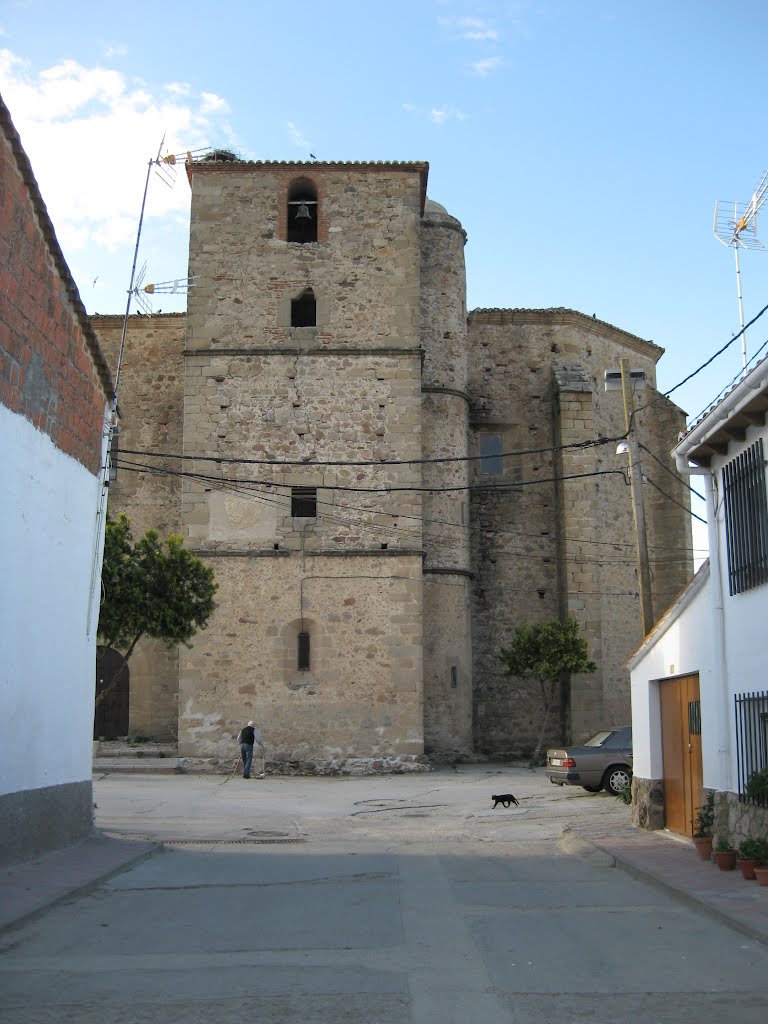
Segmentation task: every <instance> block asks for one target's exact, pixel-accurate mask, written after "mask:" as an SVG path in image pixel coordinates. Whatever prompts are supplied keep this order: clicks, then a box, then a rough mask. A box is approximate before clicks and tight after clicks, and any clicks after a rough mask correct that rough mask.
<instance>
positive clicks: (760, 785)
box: [744, 768, 768, 800]
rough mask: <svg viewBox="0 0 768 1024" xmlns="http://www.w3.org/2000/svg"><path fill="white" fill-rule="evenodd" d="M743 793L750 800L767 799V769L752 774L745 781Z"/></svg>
mask: <svg viewBox="0 0 768 1024" xmlns="http://www.w3.org/2000/svg"><path fill="white" fill-rule="evenodd" d="M744 792H745V793H746V795H747V796H748V797H749V799H750V800H761V799H763V798H764V797H768V768H763V769H762V771H759V772H753V773H752V774H751V775H750V776H749V779H747V788H746V789H745V791H744Z"/></svg>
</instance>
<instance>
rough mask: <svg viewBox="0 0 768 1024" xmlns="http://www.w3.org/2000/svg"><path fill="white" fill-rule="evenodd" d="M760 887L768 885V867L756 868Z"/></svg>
mask: <svg viewBox="0 0 768 1024" xmlns="http://www.w3.org/2000/svg"><path fill="white" fill-rule="evenodd" d="M755 878H756V879H757V882H758V885H768V867H762V868H755Z"/></svg>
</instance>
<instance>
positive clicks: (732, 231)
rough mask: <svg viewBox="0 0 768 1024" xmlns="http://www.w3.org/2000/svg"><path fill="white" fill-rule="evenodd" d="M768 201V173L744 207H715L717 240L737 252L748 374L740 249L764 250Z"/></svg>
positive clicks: (743, 353)
mask: <svg viewBox="0 0 768 1024" xmlns="http://www.w3.org/2000/svg"><path fill="white" fill-rule="evenodd" d="M766 198H768V171H766V172H765V174H764V175H763V176H762V178H761V179H760V184H759V185H758V186H757V188H756V189H755V191H754V192H753V193H752V198H751V199H750V200H749V202H748V203H747V204H746V206H745V205H744V204H743V203H726V202H717V203H715V225H714V230H715V237H716V238H717V240H718V241H719V242H722V243H723V245H725V246H728V247H729V248H732V249H733V253H734V256H735V257H736V294H737V296H738V299H739V324H740V326H741V332H740V333H741V365H742V369H743V370H744V373H746V372H747V339H746V332H745V330H744V304H743V302H742V298H741V265H740V262H739V249H764V248H765V246H764V245H763V243H762V242H761V241H760V239H759V238H758V237H757V213H758V210H759V209H760V208H761V206H762V205H763V203H764V202H765V200H766Z"/></svg>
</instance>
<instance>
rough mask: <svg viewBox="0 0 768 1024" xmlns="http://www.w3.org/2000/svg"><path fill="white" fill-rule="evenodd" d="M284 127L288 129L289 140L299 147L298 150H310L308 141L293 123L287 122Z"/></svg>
mask: <svg viewBox="0 0 768 1024" xmlns="http://www.w3.org/2000/svg"><path fill="white" fill-rule="evenodd" d="M286 126H287V128H288V132H289V134H290V136H291V138H292V139H293V141H294V143H295V144H296V145H297V146H298V147H299V149H306V150H309V149H311V148H312V146H311V144H310V142H309V140H308V139H307V138H306V136H305V135H304V133H303V132H302V131H301V129H300V128H297V127H296V125H295V124H294V123H293V121H287V122H286Z"/></svg>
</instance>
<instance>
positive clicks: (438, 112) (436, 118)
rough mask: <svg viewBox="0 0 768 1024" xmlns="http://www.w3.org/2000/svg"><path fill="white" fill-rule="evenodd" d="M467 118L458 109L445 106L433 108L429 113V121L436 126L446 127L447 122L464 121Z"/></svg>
mask: <svg viewBox="0 0 768 1024" xmlns="http://www.w3.org/2000/svg"><path fill="white" fill-rule="evenodd" d="M465 118H466V114H464V113H463V112H462V111H461V110H458V109H457V108H456V107H450V106H443V107H433V108H432V109H431V110H430V112H429V120H430V121H431V122H432V123H433V124H436V125H444V124H445V122H446V121H450V120H454V119H455V120H456V121H463V120H464V119H465Z"/></svg>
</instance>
